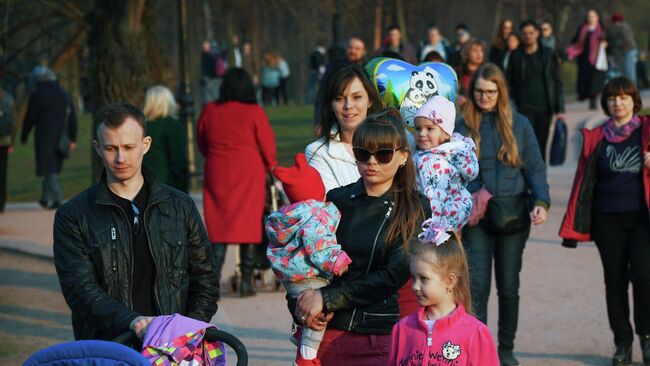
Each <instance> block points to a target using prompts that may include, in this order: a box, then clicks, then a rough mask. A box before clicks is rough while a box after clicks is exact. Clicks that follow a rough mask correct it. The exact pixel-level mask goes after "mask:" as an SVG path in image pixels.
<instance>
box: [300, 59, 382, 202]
mask: <svg viewBox="0 0 650 366" xmlns="http://www.w3.org/2000/svg"><path fill="white" fill-rule="evenodd" d="M319 103H320V109H319V110H320V114H319V119H320V121H319V123H318V128H317V130H318V133H319V135H320V138H319V139H318V140H317V141H315V142H313V143H311V144H309V145H308V146H307V148H306V149H305V155H306V156H307V161H308V162H309V165H311V166H313V167H314V168H316V170H318V172H319V173H320V175H321V177H322V178H323V183H324V184H325V190H326V191H329V190H331V189H333V188H337V187H341V186H345V185H348V184H350V183H354V182H356V181H357V180H358V179H359V171H358V170H357V164H356V161H355V160H354V156H353V154H352V135H354V131H355V130H356V129H357V127H359V125H360V124H361V122H363V120H365V119H366V117H367V116H368V113H369V112H370V113H376V112H378V111H380V110H381V106H382V103H381V100H380V98H379V94H378V92H377V89H376V88H375V87H374V85H373V84H372V82H371V81H370V79H369V78H368V76H366V73H365V71H364V70H363V68H361V67H360V66H357V65H351V66H344V67H340V68H338V69H336V70H335V71H334V72H333V73H332V75H331V76H330V77H329V78H328V79H327V80H326V82H325V84H324V86H323V89H322V90H321V93H320V101H319Z"/></svg>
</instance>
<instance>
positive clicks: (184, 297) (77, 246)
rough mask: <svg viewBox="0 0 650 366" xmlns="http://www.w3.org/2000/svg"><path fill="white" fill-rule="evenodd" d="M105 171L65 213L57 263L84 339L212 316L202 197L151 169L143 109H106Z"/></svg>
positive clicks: (58, 228)
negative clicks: (169, 319)
mask: <svg viewBox="0 0 650 366" xmlns="http://www.w3.org/2000/svg"><path fill="white" fill-rule="evenodd" d="M97 119H98V121H97V122H98V128H97V139H96V140H94V141H93V145H94V147H95V150H96V152H97V154H98V155H99V156H100V157H101V158H102V161H103V164H104V168H105V169H104V171H103V173H102V177H101V180H100V182H99V183H97V184H95V185H93V186H91V187H90V188H88V189H87V190H85V191H84V192H82V193H80V194H79V195H77V196H76V197H74V198H72V199H71V200H70V201H68V202H66V203H65V204H64V205H63V206H62V207H61V208H60V209H59V210H58V211H57V213H56V218H55V222H54V264H55V266H56V270H57V274H58V276H59V281H60V283H61V290H62V292H63V296H64V297H65V300H66V302H67V303H68V305H69V306H70V309H71V310H72V327H73V330H74V336H75V339H110V338H113V337H115V336H117V335H119V334H121V333H123V332H125V331H128V330H129V329H131V330H133V331H134V332H136V334H138V336H140V337H142V335H143V333H144V332H145V331H146V328H147V326H148V325H149V322H150V321H151V319H153V317H155V316H157V315H167V314H172V313H181V314H183V315H186V316H188V317H192V318H195V319H199V320H203V321H207V322H209V321H210V319H211V318H212V316H213V315H214V314H215V313H216V311H217V302H216V300H217V298H218V296H219V287H218V282H217V277H216V271H215V270H214V266H213V264H212V261H211V260H210V258H211V255H210V250H211V247H210V243H209V241H208V238H207V235H206V231H205V228H204V226H203V222H202V221H201V216H200V215H199V212H198V209H197V208H196V205H195V204H194V202H193V201H192V199H191V198H190V197H189V196H188V195H187V194H184V193H182V192H180V191H177V190H175V189H173V188H170V187H168V186H165V185H163V184H161V183H158V182H157V181H156V179H155V178H154V177H153V175H151V174H150V173H149V172H147V171H146V170H143V169H142V160H143V157H144V154H145V153H146V152H147V151H148V149H149V147H150V145H151V142H152V141H151V138H150V137H148V136H146V129H145V120H144V116H143V114H142V112H140V111H139V110H138V109H137V108H135V107H134V106H132V105H129V104H126V103H116V104H112V105H109V106H107V107H105V108H104V109H103V110H102V111H101V112H100V113H99V115H98V116H97Z"/></svg>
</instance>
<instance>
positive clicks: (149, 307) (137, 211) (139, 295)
mask: <svg viewBox="0 0 650 366" xmlns="http://www.w3.org/2000/svg"><path fill="white" fill-rule="evenodd" d="M108 192H109V193H110V195H111V198H112V199H113V201H115V203H116V204H118V205H119V206H120V207H121V208H122V210H124V212H125V213H126V217H127V218H128V220H129V223H131V233H132V240H131V245H132V248H133V269H132V271H133V283H132V284H131V299H132V300H133V310H135V311H136V312H138V313H140V314H141V315H158V310H157V309H156V303H155V301H154V292H153V289H154V281H155V279H156V269H155V263H154V261H153V257H152V256H151V250H149V242H148V241H147V232H146V230H145V229H144V209H145V207H147V198H148V196H149V192H148V191H147V185H146V184H144V185H142V189H140V192H138V194H137V195H136V196H135V198H134V199H133V202H131V201H129V200H127V199H125V198H122V197H120V196H118V195H116V194H115V193H113V191H111V190H110V189H109V190H108Z"/></svg>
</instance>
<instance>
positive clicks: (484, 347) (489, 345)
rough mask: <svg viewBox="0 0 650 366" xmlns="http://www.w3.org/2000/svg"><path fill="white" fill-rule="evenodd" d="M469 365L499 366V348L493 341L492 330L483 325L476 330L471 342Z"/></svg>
mask: <svg viewBox="0 0 650 366" xmlns="http://www.w3.org/2000/svg"><path fill="white" fill-rule="evenodd" d="M468 365H470V366H478V365H480V366H499V365H500V362H499V356H498V355H497V348H496V346H495V345H494V340H493V339H492V333H490V329H489V328H488V327H487V326H485V325H483V326H482V327H480V328H478V329H477V330H476V334H475V335H474V337H473V338H472V340H471V343H470V349H469V359H468Z"/></svg>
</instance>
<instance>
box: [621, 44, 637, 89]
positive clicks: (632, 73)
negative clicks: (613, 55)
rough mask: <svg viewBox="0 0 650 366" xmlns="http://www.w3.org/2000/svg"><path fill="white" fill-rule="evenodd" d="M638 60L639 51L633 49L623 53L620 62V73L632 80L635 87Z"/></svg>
mask: <svg viewBox="0 0 650 366" xmlns="http://www.w3.org/2000/svg"><path fill="white" fill-rule="evenodd" d="M638 60H639V50H638V49H636V48H633V49H631V50H629V51H626V52H625V53H623V60H622V62H621V73H622V74H623V76H625V77H626V78H628V79H630V80H632V82H634V85H636V62H637V61H638Z"/></svg>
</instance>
